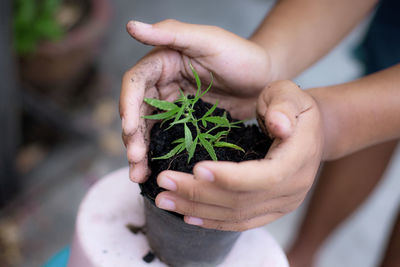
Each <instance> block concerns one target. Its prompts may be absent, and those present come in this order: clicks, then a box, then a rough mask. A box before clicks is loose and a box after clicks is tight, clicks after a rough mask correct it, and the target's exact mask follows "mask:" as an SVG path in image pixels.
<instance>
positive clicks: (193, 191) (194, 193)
mask: <svg viewBox="0 0 400 267" xmlns="http://www.w3.org/2000/svg"><path fill="white" fill-rule="evenodd" d="M187 194H188V198H189V200H190V201H197V200H198V199H199V197H198V196H199V192H198V189H197V187H196V186H191V187H189V188H188V192H187Z"/></svg>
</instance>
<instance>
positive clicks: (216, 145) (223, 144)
mask: <svg viewBox="0 0 400 267" xmlns="http://www.w3.org/2000/svg"><path fill="white" fill-rule="evenodd" d="M214 146H215V147H229V148H233V149H237V150H240V151H242V152H243V153H244V152H245V151H244V149H243V148H241V147H240V146H238V145H235V144H232V143H228V142H222V141H218V142H215V143H214Z"/></svg>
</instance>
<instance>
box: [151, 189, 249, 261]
mask: <svg viewBox="0 0 400 267" xmlns="http://www.w3.org/2000/svg"><path fill="white" fill-rule="evenodd" d="M144 203H145V216H146V232H147V239H148V241H149V244H150V247H151V249H152V250H153V252H154V254H156V255H157V257H158V258H159V259H160V260H161V261H163V262H165V263H166V264H168V265H169V266H177V267H182V266H190V267H198V266H202V267H203V266H204V267H206V266H215V265H217V264H219V263H221V262H222V261H223V260H224V259H225V257H226V256H227V254H228V253H229V251H230V250H231V249H232V247H233V245H234V244H235V242H236V240H237V239H238V238H239V236H240V234H241V233H240V232H228V231H220V230H213V229H205V228H201V227H199V226H195V225H189V224H186V223H185V222H184V221H183V220H182V218H179V217H178V216H176V215H174V214H172V213H169V212H167V211H165V210H162V209H159V208H158V207H156V206H155V203H154V201H153V200H150V199H149V198H148V197H146V196H144Z"/></svg>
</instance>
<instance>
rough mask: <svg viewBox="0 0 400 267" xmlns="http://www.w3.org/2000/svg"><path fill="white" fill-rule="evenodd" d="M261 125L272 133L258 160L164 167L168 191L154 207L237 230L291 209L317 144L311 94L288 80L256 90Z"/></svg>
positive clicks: (311, 172)
mask: <svg viewBox="0 0 400 267" xmlns="http://www.w3.org/2000/svg"><path fill="white" fill-rule="evenodd" d="M257 113H258V117H259V122H260V123H261V126H262V127H263V128H265V129H266V130H267V131H268V133H269V134H270V135H272V136H273V137H274V138H275V139H274V142H273V144H272V146H271V148H270V150H269V152H268V153H267V155H266V157H265V158H264V159H262V160H259V161H246V162H241V163H233V162H212V161H204V162H200V163H198V164H197V165H196V166H195V168H194V176H193V175H190V174H185V173H180V172H175V171H164V172H162V173H160V175H159V176H158V180H157V181H158V184H159V186H161V187H163V188H165V189H167V190H168V191H165V192H162V193H160V194H159V195H158V196H157V198H156V204H157V206H158V207H160V208H163V209H167V210H172V211H175V212H178V213H181V214H183V215H185V217H184V218H185V221H186V222H187V223H189V224H194V225H199V226H202V227H205V228H214V229H221V230H231V231H243V230H247V229H251V228H255V227H259V226H262V225H265V224H267V223H269V222H271V221H273V220H276V219H278V218H279V217H281V216H283V215H285V214H287V213H289V212H291V211H293V210H294V209H296V208H297V207H298V206H299V205H300V204H301V203H302V201H303V200H304V198H305V196H306V194H307V192H308V191H309V189H310V187H311V185H312V183H313V181H314V178H315V176H316V173H317V170H318V167H319V165H320V160H321V154H322V149H323V143H324V140H323V139H324V138H323V131H322V123H321V117H320V111H319V108H318V106H317V104H316V102H315V101H314V100H313V98H312V97H311V96H309V95H308V94H307V93H306V92H303V91H302V90H301V89H299V88H298V86H297V85H296V84H294V83H292V82H290V81H280V82H274V83H272V84H270V85H269V86H268V87H267V88H265V90H264V91H263V92H262V94H261V95H260V97H259V99H258V102H257Z"/></svg>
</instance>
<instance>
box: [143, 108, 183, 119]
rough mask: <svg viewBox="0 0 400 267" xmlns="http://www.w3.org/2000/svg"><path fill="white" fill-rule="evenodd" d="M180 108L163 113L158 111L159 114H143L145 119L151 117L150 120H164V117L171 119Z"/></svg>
mask: <svg viewBox="0 0 400 267" xmlns="http://www.w3.org/2000/svg"><path fill="white" fill-rule="evenodd" d="M177 112H178V110H177V109H176V110H170V111H167V112H163V113H158V114H154V115H146V116H143V118H144V119H149V120H164V119H171V118H172V117H173V116H174V114H175V113H177Z"/></svg>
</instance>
